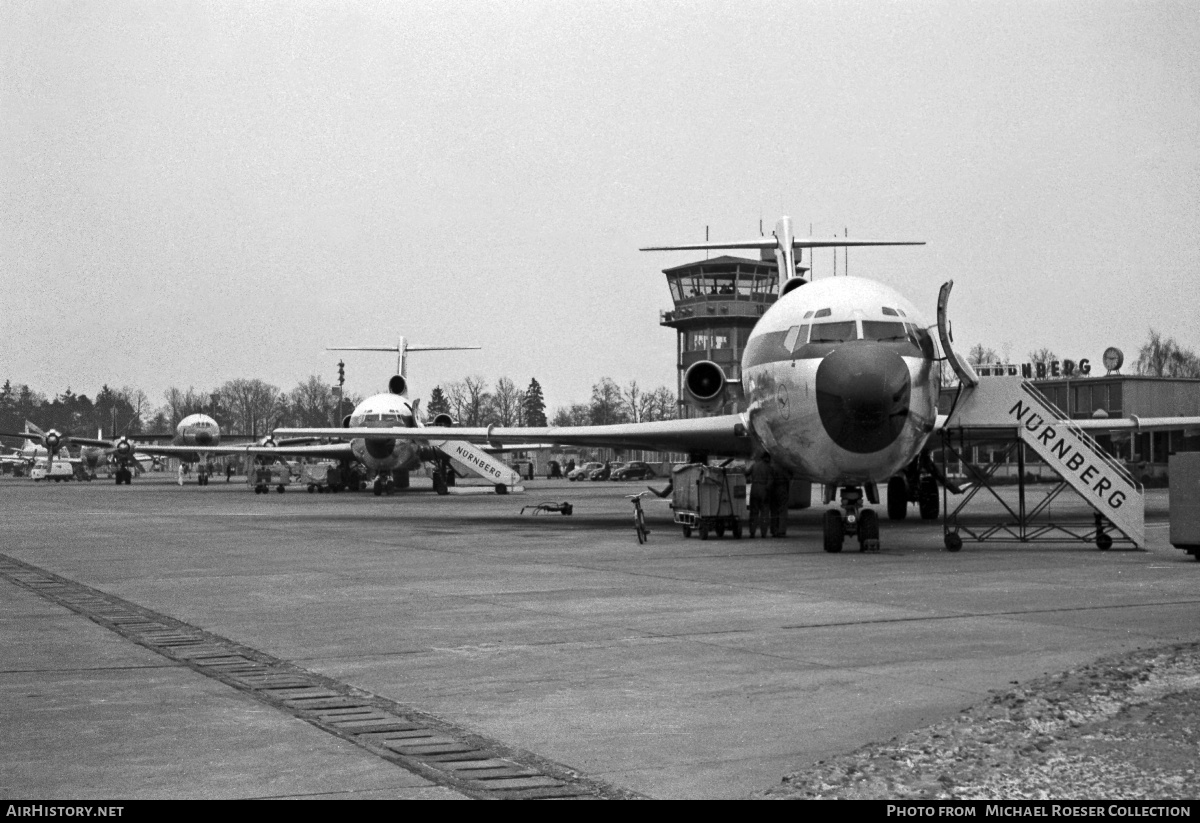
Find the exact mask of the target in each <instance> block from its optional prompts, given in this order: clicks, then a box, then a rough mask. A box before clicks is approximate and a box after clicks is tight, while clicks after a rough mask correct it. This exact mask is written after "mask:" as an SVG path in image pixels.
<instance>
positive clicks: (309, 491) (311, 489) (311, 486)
mask: <svg viewBox="0 0 1200 823" xmlns="http://www.w3.org/2000/svg"><path fill="white" fill-rule="evenodd" d="M316 490H317V487H316V486H314V485H313V484H312V483H309V484H308V493H309V494H312V493H313V492H315V491H316Z"/></svg>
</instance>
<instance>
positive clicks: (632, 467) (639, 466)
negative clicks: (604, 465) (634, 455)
mask: <svg viewBox="0 0 1200 823" xmlns="http://www.w3.org/2000/svg"><path fill="white" fill-rule="evenodd" d="M657 476H658V475H656V474H655V473H654V469H652V468H650V465H649V464H648V463H646V462H644V461H642V460H631V461H630V462H628V463H626V464H625V465H624V466H621V468H619V469H614V470H613V473H612V476H611V477H609V480H650V479H652V478H654V477H657Z"/></svg>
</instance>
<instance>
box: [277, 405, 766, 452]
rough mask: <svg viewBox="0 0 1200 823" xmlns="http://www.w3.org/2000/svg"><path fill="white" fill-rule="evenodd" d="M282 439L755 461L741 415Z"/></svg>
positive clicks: (300, 433)
mask: <svg viewBox="0 0 1200 823" xmlns="http://www.w3.org/2000/svg"><path fill="white" fill-rule="evenodd" d="M275 435H276V436H277V437H364V438H395V439H397V440H467V441H470V442H474V443H483V444H486V445H491V446H505V445H522V444H524V445H525V446H526V447H527V448H528V447H530V445H531V444H547V443H554V444H558V445H563V446H593V447H598V448H614V449H646V450H649V451H672V452H706V453H708V454H710V455H714V456H716V455H720V456H723V457H750V456H751V455H752V453H753V443H752V441H751V439H750V436H749V431H748V428H747V426H746V420H745V418H744V417H743V416H742V415H740V414H726V415H721V416H719V417H696V418H692V419H689V420H657V421H654V422H651V423H616V424H613V425H609V426H541V427H536V428H502V427H499V426H488V427H486V428H483V427H474V428H464V427H452V428H442V427H438V426H423V427H420V428H406V427H395V428H350V429H346V428H341V429H276V430H275Z"/></svg>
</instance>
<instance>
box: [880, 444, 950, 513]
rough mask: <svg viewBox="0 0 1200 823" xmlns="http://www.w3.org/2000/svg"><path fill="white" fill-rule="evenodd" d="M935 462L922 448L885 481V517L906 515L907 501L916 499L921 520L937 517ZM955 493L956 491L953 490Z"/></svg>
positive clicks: (938, 496) (937, 492) (911, 501)
mask: <svg viewBox="0 0 1200 823" xmlns="http://www.w3.org/2000/svg"><path fill="white" fill-rule="evenodd" d="M939 474H941V472H940V470H938V468H937V466H936V464H934V462H933V460H932V459H931V458H930V457H929V452H928V451H924V452H922V453H921V455H920V456H919V457H917V458H915V459H914V460H913V461H912V462H911V463H909V464H908V466H907V467H905V469H904V471H903V472H901V473H900V474H897V475H896V476H895V477H893V478H892V479H891V480H889V481H888V485H887V512H888V519H889V520H903V519H904V518H906V517H908V504H909V503H916V504H917V510H918V511H919V512H920V513H921V519H922V520H937V517H938V514H940V513H941V512H940V503H941V490H940V489H939V488H938V475H939ZM956 493H957V492H956Z"/></svg>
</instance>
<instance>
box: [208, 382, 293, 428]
mask: <svg viewBox="0 0 1200 823" xmlns="http://www.w3.org/2000/svg"><path fill="white" fill-rule="evenodd" d="M220 399H221V404H222V406H224V407H225V408H226V409H228V410H229V413H230V414H231V415H232V416H233V421H231V423H230V427H231V429H232V428H236V429H237V432H236V433H238V434H246V435H250V436H251V437H260V436H262V435H264V434H266V433H267V432H269V431H270V429H271V425H272V423H273V422H274V420H275V419H276V418H277V417H279V416H280V415H281V414H282V413H283V412H284V411H286V409H287V395H283V394H280V392H279V389H278V388H276V387H275V386H272V385H271V384H270V383H266V382H264V381H262V380H258V379H257V378H256V379H253V380H250V379H246V378H238V379H236V380H230V381H228V382H227V383H225V385H223V386H221V389H220Z"/></svg>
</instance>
